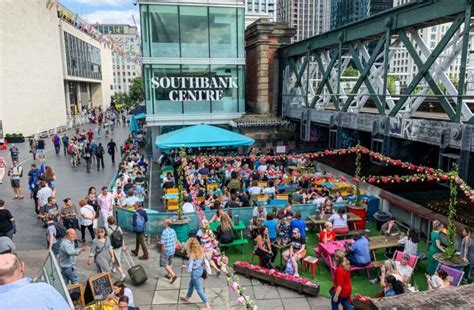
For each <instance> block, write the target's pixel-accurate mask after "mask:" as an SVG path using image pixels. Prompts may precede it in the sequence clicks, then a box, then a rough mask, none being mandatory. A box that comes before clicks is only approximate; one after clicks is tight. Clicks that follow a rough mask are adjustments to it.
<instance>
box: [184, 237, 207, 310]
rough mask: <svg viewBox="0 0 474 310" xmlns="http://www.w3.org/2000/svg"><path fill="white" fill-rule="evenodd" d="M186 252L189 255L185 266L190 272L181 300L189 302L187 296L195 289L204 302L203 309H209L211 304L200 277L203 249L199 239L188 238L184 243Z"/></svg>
mask: <svg viewBox="0 0 474 310" xmlns="http://www.w3.org/2000/svg"><path fill="white" fill-rule="evenodd" d="M186 252H187V254H188V256H189V262H188V265H187V266H184V265H183V267H184V268H187V270H188V272H189V273H190V274H191V278H190V279H189V287H188V293H187V294H186V296H185V297H181V300H183V301H185V302H189V298H191V296H193V293H194V289H196V291H197V293H198V295H199V297H200V298H201V300H202V302H203V303H204V306H205V308H204V309H208V310H209V309H211V306H210V305H209V303H208V302H207V295H206V294H205V293H204V291H203V287H202V283H201V277H202V274H203V272H204V259H205V257H204V250H203V249H202V247H201V245H200V244H199V241H198V240H197V239H196V238H189V240H188V243H187V244H186Z"/></svg>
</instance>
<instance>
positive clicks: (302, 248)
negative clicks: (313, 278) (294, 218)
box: [283, 228, 306, 277]
mask: <svg viewBox="0 0 474 310" xmlns="http://www.w3.org/2000/svg"><path fill="white" fill-rule="evenodd" d="M305 243H306V240H305V238H304V237H303V236H301V234H300V230H299V229H298V228H294V229H293V230H292V236H291V238H290V248H289V249H288V250H286V251H285V252H284V253H283V257H284V258H285V260H289V259H292V260H293V261H294V262H295V264H294V265H293V267H294V268H295V274H294V275H295V276H296V277H298V276H299V275H298V261H299V260H300V259H303V258H304V257H305V256H306V245H305Z"/></svg>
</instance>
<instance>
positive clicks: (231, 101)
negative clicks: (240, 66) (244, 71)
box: [211, 65, 238, 113]
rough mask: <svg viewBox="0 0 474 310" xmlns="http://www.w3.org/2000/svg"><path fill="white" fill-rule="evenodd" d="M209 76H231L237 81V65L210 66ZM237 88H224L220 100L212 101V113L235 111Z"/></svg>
mask: <svg viewBox="0 0 474 310" xmlns="http://www.w3.org/2000/svg"><path fill="white" fill-rule="evenodd" d="M211 77H219V78H220V77H233V78H234V80H235V81H236V83H238V81H237V66H229V65H216V66H211ZM237 86H238V85H237ZM237 91H238V89H237V88H230V87H229V88H228V89H226V90H224V97H223V98H222V100H220V101H213V102H212V113H233V112H237V104H238V102H237Z"/></svg>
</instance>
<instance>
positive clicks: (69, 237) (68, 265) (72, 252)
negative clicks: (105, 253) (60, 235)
mask: <svg viewBox="0 0 474 310" xmlns="http://www.w3.org/2000/svg"><path fill="white" fill-rule="evenodd" d="M76 239H77V233H76V230H75V229H73V228H69V229H68V230H67V231H66V237H64V239H63V241H62V242H61V245H60V247H59V266H60V267H61V274H62V275H63V278H64V282H65V283H66V285H68V284H69V283H71V284H77V283H79V274H78V273H77V267H76V256H78V255H79V254H81V253H82V252H86V251H88V250H89V248H88V247H83V248H80V249H76V248H75V247H74V241H76Z"/></svg>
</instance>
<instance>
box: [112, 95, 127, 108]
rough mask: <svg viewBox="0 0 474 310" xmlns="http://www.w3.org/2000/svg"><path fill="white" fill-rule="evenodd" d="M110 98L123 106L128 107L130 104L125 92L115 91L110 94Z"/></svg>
mask: <svg viewBox="0 0 474 310" xmlns="http://www.w3.org/2000/svg"><path fill="white" fill-rule="evenodd" d="M112 99H113V101H114V102H115V103H119V104H120V105H122V106H124V107H129V106H130V105H131V103H130V97H129V95H127V94H126V93H116V94H114V95H113V96H112Z"/></svg>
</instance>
